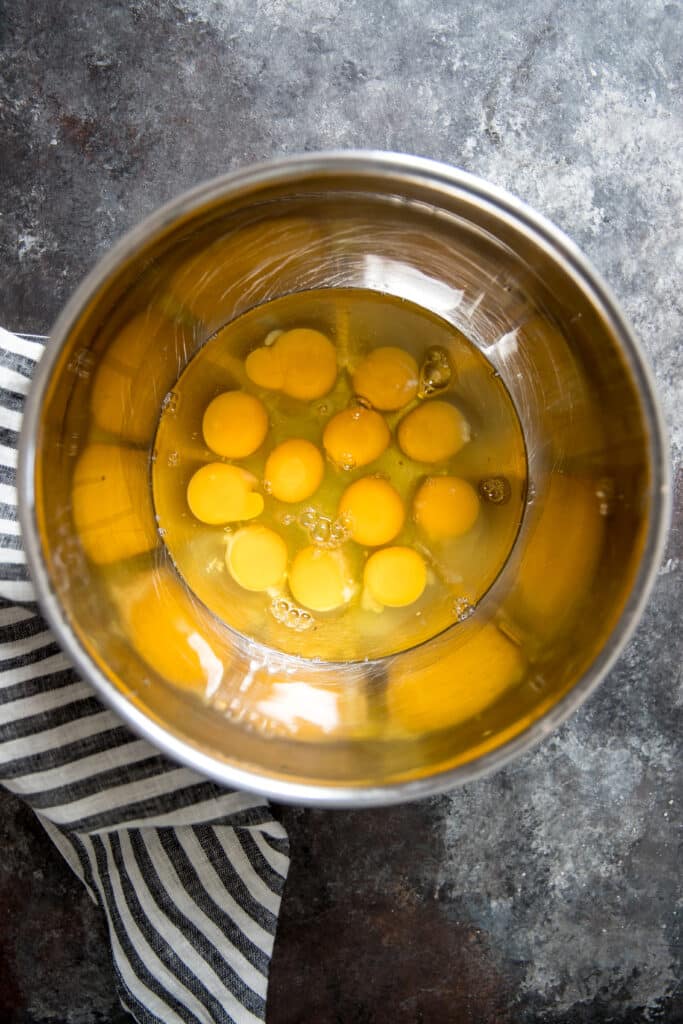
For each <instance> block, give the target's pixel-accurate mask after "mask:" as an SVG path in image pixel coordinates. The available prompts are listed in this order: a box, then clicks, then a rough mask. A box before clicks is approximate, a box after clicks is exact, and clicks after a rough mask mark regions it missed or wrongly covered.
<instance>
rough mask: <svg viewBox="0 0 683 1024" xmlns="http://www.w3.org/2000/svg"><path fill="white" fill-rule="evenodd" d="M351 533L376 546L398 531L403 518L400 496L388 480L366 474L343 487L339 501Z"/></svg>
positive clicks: (359, 539) (392, 537) (361, 542)
mask: <svg viewBox="0 0 683 1024" xmlns="http://www.w3.org/2000/svg"><path fill="white" fill-rule="evenodd" d="M339 514H340V515H341V516H342V517H343V518H344V522H345V523H346V525H347V526H348V529H349V531H350V533H351V537H352V538H353V540H355V541H356V542H357V543H358V544H364V545H366V546H367V547H379V545H380V544H388V543H389V541H390V540H393V539H394V537H395V536H396V535H397V534H398V533H400V531H401V527H402V526H403V520H404V518H405V512H404V508H403V502H402V501H401V496H400V494H399V493H398V491H396V490H395V489H394V488H393V487H392V486H391V484H390V483H388V482H387V481H386V480H380V479H379V478H377V477H372V476H365V477H363V478H362V479H361V480H356V481H355V483H352V484H351V485H350V486H349V487H347V488H346V490H345V491H344V493H343V494H342V496H341V501H340V502H339Z"/></svg>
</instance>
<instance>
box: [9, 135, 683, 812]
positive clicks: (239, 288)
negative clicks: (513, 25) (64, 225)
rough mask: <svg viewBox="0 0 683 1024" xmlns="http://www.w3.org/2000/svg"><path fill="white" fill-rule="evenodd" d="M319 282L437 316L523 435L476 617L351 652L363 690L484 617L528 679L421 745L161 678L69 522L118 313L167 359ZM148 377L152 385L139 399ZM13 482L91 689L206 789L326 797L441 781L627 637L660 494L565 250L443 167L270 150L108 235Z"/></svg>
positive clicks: (626, 391) (385, 797) (362, 801)
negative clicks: (146, 313)
mask: <svg viewBox="0 0 683 1024" xmlns="http://www.w3.org/2000/svg"><path fill="white" fill-rule="evenodd" d="M321 287H365V288H371V289H375V290H378V291H383V292H385V293H388V294H391V295H396V296H399V297H403V298H407V299H411V300H413V301H416V302H418V303H419V304H421V305H422V306H424V307H426V308H427V309H429V310H431V311H432V312H434V313H437V314H438V315H439V316H440V317H442V318H444V319H446V320H447V321H449V322H450V323H452V324H454V325H455V326H456V327H458V328H459V329H460V330H461V331H463V332H464V333H465V334H466V335H467V337H468V338H469V339H470V340H471V341H473V342H474V343H475V344H476V345H477V346H478V347H479V348H480V349H481V350H482V352H483V353H484V354H485V355H486V357H487V358H488V359H489V361H490V363H491V364H492V367H493V368H494V369H495V370H496V371H497V372H498V373H499V374H500V375H501V377H502V379H503V381H504V382H505V384H506V385H507V388H508V390H509V392H510V395H511V396H512V399H513V401H514V403H515V405H516V408H517V412H518V415H519V418H520V421H521V424H522V428H523V432H524V436H525V442H526V446H527V456H528V481H529V499H528V503H527V508H526V513H525V515H524V519H523V522H522V525H521V528H520V532H519V535H518V538H517V541H516V544H515V546H514V549H513V551H512V554H511V556H510V558H509V560H508V562H507V564H506V566H505V567H504V569H503V571H502V572H501V574H500V576H499V578H498V580H497V582H496V584H495V585H494V587H493V588H492V589H491V590H490V591H489V593H488V594H487V595H486V598H485V599H484V601H482V603H481V606H480V607H479V608H478V609H477V615H476V616H475V617H473V619H472V620H468V622H467V623H464V624H462V626H456V627H454V629H453V630H451V631H450V632H449V634H447V635H446V636H442V637H440V638H437V639H435V640H433V641H430V642H428V643H427V644H425V645H422V646H421V647H420V648H418V649H416V650H413V651H406V652H404V653H402V654H400V655H398V656H397V657H396V658H394V659H384V660H383V661H380V662H378V663H377V665H375V666H371V667H370V671H369V673H368V679H367V681H366V684H364V685H370V686H374V687H376V688H377V689H378V692H379V691H381V688H382V687H384V686H386V685H387V678H389V679H391V678H392V673H393V674H394V675H396V674H397V675H398V677H400V678H402V679H404V680H405V679H407V680H410V679H411V678H418V677H419V673H421V672H423V671H424V669H425V668H428V669H429V671H430V672H433V670H434V666H435V665H437V666H438V665H440V664H448V660H447V659H448V656H449V652H450V651H451V650H452V649H453V647H454V645H455V646H456V647H457V645H458V644H462V643H463V642H465V641H466V640H467V637H468V636H469V635H473V633H474V631H476V629H477V628H479V626H480V625H481V623H482V622H487V621H495V622H496V623H497V624H499V625H500V627H501V628H502V629H504V630H505V631H506V633H507V635H508V636H512V637H513V638H514V640H515V642H516V643H518V644H519V645H520V646H521V648H522V649H523V650H524V652H525V656H526V658H527V662H526V664H527V670H526V671H525V674H524V678H523V679H521V680H518V681H517V682H516V684H515V686H514V687H511V688H510V689H509V692H505V693H504V694H503V695H502V696H501V697H500V698H499V699H497V700H495V701H493V702H492V703H491V705H490V706H486V707H484V708H481V709H478V710H477V713H476V714H473V715H472V716H470V718H468V719H467V720H466V721H462V720H461V721H458V722H453V721H449V720H448V715H447V714H445V715H444V721H443V723H439V725H440V727H439V728H436V729H434V728H431V729H430V730H429V731H428V732H427V731H425V733H424V734H421V735H412V736H400V735H399V736H397V735H395V734H393V733H392V732H391V730H389V731H388V732H387V731H384V730H382V729H380V730H379V731H377V732H375V733H373V732H372V731H369V732H368V731H366V732H365V733H364V734H363V733H361V734H358V735H354V734H350V735H338V736H331V737H326V738H323V739H321V738H313V739H311V738H310V737H308V738H306V739H301V738H298V737H297V736H296V735H270V736H267V735H264V734H263V732H261V731H259V730H258V729H253V728H249V727H248V726H245V725H244V723H243V722H242V723H240V722H239V721H235V720H233V719H231V718H230V717H226V716H225V715H224V714H221V713H220V711H219V710H218V709H217V708H216V707H214V706H212V705H211V704H209V703H206V702H204V703H203V702H201V701H198V700H196V699H195V698H191V697H188V695H187V694H185V693H183V692H182V691H179V690H177V689H176V688H173V687H169V686H167V685H165V684H164V680H163V679H161V678H157V677H155V676H154V673H150V670H149V667H148V666H145V665H144V664H143V663H142V662H141V660H140V658H139V657H138V656H137V655H136V654H135V652H134V651H131V649H130V645H129V644H127V642H126V638H125V633H122V632H121V630H120V629H118V628H116V626H115V624H114V613H113V611H112V608H111V605H110V604H109V603H108V601H107V599H106V596H105V595H104V594H103V593H102V592H101V588H100V587H99V585H98V582H97V579H96V575H95V573H94V572H93V569H92V566H91V565H90V563H89V562H88V560H87V559H86V558H85V557H84V555H83V551H82V549H81V547H80V545H79V542H78V539H77V538H76V536H75V533H74V530H73V524H72V520H71V490H70V489H71V480H72V476H73V467H74V461H75V456H77V455H78V452H79V449H80V447H81V446H82V444H83V438H84V437H85V436H86V435H87V432H88V430H89V425H90V405H89V401H90V399H89V389H90V386H91V377H92V371H93V370H94V369H95V370H96V368H97V365H98V363H99V362H100V361H101V359H102V358H103V355H104V354H105V353H106V351H107V349H108V347H109V346H110V345H111V343H112V341H113V339H115V337H116V333H117V331H119V330H120V329H121V325H122V324H123V323H125V322H126V320H127V319H128V318H130V317H131V316H133V315H134V314H135V313H136V312H139V311H140V310H145V309H149V308H150V305H151V304H153V305H154V307H155V308H157V309H163V310H165V315H167V316H168V317H169V318H170V319H171V320H174V322H177V323H180V322H181V321H182V323H183V324H184V330H185V335H184V340H183V346H182V358H181V360H180V362H181V363H182V362H184V361H186V360H187V359H189V358H190V357H191V356H192V354H193V352H194V351H196V349H197V348H198V347H199V346H200V345H202V344H203V343H204V342H205V341H206V339H207V338H208V337H209V336H210V335H211V334H212V333H213V332H214V331H215V330H216V329H217V328H218V327H220V326H222V325H224V324H225V323H227V322H228V321H230V320H231V319H233V318H234V317H236V316H238V315H239V314H240V313H242V312H244V311H246V310H247V309H249V308H251V307H253V306H255V305H257V304H259V303H262V302H265V301H267V300H269V299H272V298H276V297H278V296H281V295H284V294H286V293H288V292H291V291H301V290H304V289H310V288H321ZM188 325H189V326H188ZM178 368H180V367H178ZM150 374H151V375H152V376H153V372H152V370H150ZM165 386H166V385H162V384H161V383H160V382H156V381H154V380H152V381H151V393H152V394H153V395H154V394H156V399H157V401H158V400H159V398H160V394H158V392H159V389H160V388H162V387H165ZM134 387H139V388H140V389H141V390H140V396H139V401H140V402H143V401H149V400H150V398H149V394H150V381H149V380H148V381H146V382H144V381H143V380H142V379H139V380H138V382H137V383H136V384H135V385H134ZM161 394H163V390H162V391H161ZM133 400H134V401H135V400H136V399H135V394H133ZM143 449H144V445H143ZM147 450H149V445H148V446H147ZM19 494H20V507H21V522H22V529H23V535H24V542H25V546H26V551H27V557H28V561H29V565H30V568H31V572H32V575H33V578H34V580H35V583H36V587H37V591H38V595H39V598H40V602H41V605H42V607H43V609H44V612H45V614H46V616H47V618H48V620H49V622H50V623H51V625H52V627H53V628H54V630H55V632H56V634H57V636H58V638H59V641H60V643H61V644H62V646H63V647H64V648H65V650H66V651H68V653H69V654H70V656H71V657H72V659H73V660H74V662H75V664H76V665H77V667H78V669H79V670H80V672H81V673H82V674H83V676H84V677H85V678H86V679H88V680H89V681H90V682H91V683H92V684H93V686H94V687H95V688H96V690H97V691H98V693H99V694H100V696H101V697H102V698H103V699H104V700H105V701H106V702H107V703H108V704H109V705H111V706H112V707H113V708H114V709H115V710H116V711H118V713H119V714H120V715H121V716H122V718H124V719H125V720H126V721H127V722H128V723H129V724H130V725H131V727H132V728H133V729H135V730H136V731H138V732H139V733H141V734H142V735H143V736H145V737H147V738H148V739H149V740H150V741H151V742H152V743H153V744H155V745H156V746H157V747H159V748H161V749H162V750H164V751H166V752H167V753H168V754H169V755H170V756H171V757H173V758H176V759H177V760H179V761H182V762H185V763H186V764H188V765H190V766H192V767H194V768H196V769H197V770H198V771H200V772H202V773H204V774H206V775H208V776H211V777H213V778H214V779H216V780H217V781H218V782H221V783H224V784H226V785H230V786H237V787H242V788H245V789H252V790H256V791H258V792H262V793H264V794H266V795H268V796H271V797H274V798H277V799H280V800H286V801H292V802H300V803H309V804H319V805H326V806H361V805H365V806H366V805H373V804H386V803H391V802H396V801H402V800H407V799H412V798H415V797H420V796H424V795H428V794H433V793H437V792H439V791H442V790H445V789H448V788H449V787H452V786H454V785H456V784H458V783H462V782H466V781H468V780H470V779H472V778H474V777H476V776H478V775H480V774H482V773H484V772H487V771H490V770H491V769H493V768H496V767H498V766H500V765H502V764H504V763H505V762H506V761H508V760H509V759H510V758H512V757H514V756H516V755H517V754H519V753H521V752H522V751H524V750H526V749H528V748H529V747H530V746H531V745H532V744H534V743H536V742H538V741H539V740H540V739H541V738H542V737H543V736H545V735H546V734H547V733H548V732H550V731H551V730H552V729H554V728H555V727H556V726H557V725H558V724H559V723H560V722H562V721H563V720H564V719H565V718H566V717H567V715H569V714H570V712H571V711H573V710H574V709H575V708H576V707H578V705H579V704H580V703H581V702H582V701H583V700H585V698H586V697H587V696H588V694H589V693H590V692H591V690H592V689H593V688H594V687H595V686H596V685H597V683H598V682H599V681H600V679H601V678H602V677H603V676H604V675H605V673H606V672H607V671H608V670H609V668H610V667H611V666H612V665H613V664H614V662H615V660H616V658H617V657H618V655H619V653H620V652H621V650H622V649H623V647H624V645H625V644H626V642H627V640H628V638H629V636H630V635H631V633H632V632H633V630H634V628H635V625H636V623H637V621H638V618H639V616H640V614H641V612H642V610H643V607H644V605H645V602H646V600H647V596H648V593H649V591H650V588H651V586H652V582H653V579H654V576H655V572H656V568H657V565H658V563H659V560H660V556H661V553H662V550H663V544H664V539H665V533H666V526H667V520H668V508H669V497H668V495H669V484H668V460H667V454H666V447H665V440H664V431H663V428H662V422H661V418H660V414H659V411H658V407H657V401H656V398H655V394H654V388H653V384H652V380H651V377H650V373H649V371H648V369H647V367H646V365H645V362H644V359H643V355H642V352H641V350H640V347H639V345H638V343H637V341H636V339H635V338H634V336H633V332H632V330H631V329H630V327H629V325H628V324H627V322H626V321H625V319H624V317H623V315H622V313H621V312H620V310H619V308H618V306H617V304H616V302H615V300H614V298H613V296H612V295H611V293H610V292H609V290H608V289H607V287H606V286H605V284H604V283H603V282H602V281H601V279H600V277H599V276H598V275H597V274H596V272H595V270H594V269H593V268H592V267H591V266H590V264H589V263H588V262H587V260H586V259H585V258H584V257H583V256H582V255H581V253H580V252H579V251H578V249H577V248H576V247H575V246H574V245H573V244H572V242H571V241H569V239H568V238H566V237H565V235H563V234H562V232H560V231H559V230H558V229H557V228H555V227H554V226H553V225H552V224H550V223H549V222H548V221H546V220H545V219H544V218H543V217H541V216H539V215H538V214H536V213H534V212H532V211H531V210H530V209H528V208H527V207H526V206H524V205H523V204H522V203H520V202H519V201H518V200H516V199H514V198H513V197H512V196H510V195H508V194H507V193H506V192H504V191H502V190H501V189H498V188H495V187H493V186H491V185H488V184H486V183H485V182H482V181H480V180H479V179H477V178H475V177H473V176H471V175H469V174H466V173H464V172H461V171H456V170H453V169H451V168H449V167H446V166H444V165H442V164H438V163H434V162H430V161H427V160H420V159H416V158H413V157H406V156H398V155H392V154H384V153H374V152H367V153H365V152H359V153H353V152H351V153H323V154H317V155H313V156H302V157H296V158H288V159H285V160H281V161H278V162H275V163H270V164H263V165H260V166H257V167H253V168H249V169H247V170H245V171H240V172H238V173H235V174H231V175H227V176H225V177H223V178H220V179H218V180H215V181H211V182H209V183H207V184H205V185H202V186H200V187H198V188H196V189H194V190H192V191H191V192H188V193H187V194H185V195H184V196H182V197H180V198H179V199H178V200H176V201H174V202H172V203H170V204H168V205H167V206H165V207H163V208H162V209H161V210H160V211H158V212H157V213H155V214H154V215H153V216H151V217H150V218H148V219H147V220H146V221H145V222H144V223H143V224H141V225H140V226H139V227H137V228H136V229H134V230H133V231H131V232H130V233H129V234H128V235H126V236H125V237H124V238H123V239H122V240H121V241H120V242H119V243H118V244H117V245H116V246H115V247H114V248H113V249H112V251H111V252H110V253H109V254H108V255H107V256H106V257H105V258H104V259H103V260H102V261H101V262H100V264H99V265H98V266H97V267H96V268H95V269H94V271H93V272H92V273H91V274H90V275H89V277H88V278H87V279H86V280H85V281H84V282H83V284H82V285H81V286H80V288H79V289H78V290H77V292H76V293H75V295H74V296H73V298H72V299H71V301H70V302H69V304H68V305H67V307H66V309H65V310H64V312H63V313H62V315H61V316H60V318H59V320H58V321H57V323H56V325H55V328H54V331H53V333H52V337H51V341H50V343H49V345H48V348H47V352H46V354H45V356H44V358H43V361H42V363H41V365H40V367H39V370H38V373H37V376H36V379H35V381H34V383H33V387H32V390H31V394H30V397H29V400H28V404H27V408H26V413H25V418H24V426H23V431H22V444H21V452H20V462H19ZM463 638H465V640H463ZM248 657H249V647H248V645H247V646H246V647H245V648H244V649H243V650H242V658H241V660H239V659H238V660H237V661H236V662H235V664H234V666H233V669H232V671H233V674H235V673H236V674H237V675H239V672H240V671H242V672H245V671H247V669H248ZM245 659H246V660H245ZM444 659H446V661H444ZM240 666H241V667H240ZM306 671H307V672H308V673H309V676H310V675H311V674H313V676H314V677H315V676H316V675H317V676H318V677H319V678H320V680H321V685H322V686H326V685H330V681H331V680H332V681H333V682H334V681H336V685H339V684H341V685H342V686H343V685H345V682H344V680H345V678H346V677H345V672H346V671H347V670H346V668H345V666H343V665H336V666H327V665H319V666H318V665H309V666H307V668H306ZM150 676H151V677H152V678H151V685H150ZM484 683H485V679H484ZM354 685H355V684H354Z"/></svg>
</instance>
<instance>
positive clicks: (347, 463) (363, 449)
mask: <svg viewBox="0 0 683 1024" xmlns="http://www.w3.org/2000/svg"><path fill="white" fill-rule="evenodd" d="M390 440H391V434H390V433H389V427H388V426H387V425H386V423H385V421H384V417H383V416H381V415H380V414H379V413H378V412H375V410H374V409H364V408H363V407H362V406H357V407H355V408H352V409H344V410H343V411H342V412H338V413H337V415H336V416H333V417H332V419H331V420H330V421H329V423H328V424H327V426H326V427H325V430H324V432H323V445H324V447H325V451H326V452H327V454H328V455H329V457H330V458H331V459H332V461H333V462H334V463H336V464H337V465H338V466H341V467H342V468H343V469H354V468H355V467H357V466H367V465H368V464H369V463H371V462H374V461H375V459H378V458H379V457H380V455H381V454H382V452H384V451H386V449H387V447H388V446H389V441H390Z"/></svg>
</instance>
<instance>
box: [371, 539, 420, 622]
mask: <svg viewBox="0 0 683 1024" xmlns="http://www.w3.org/2000/svg"><path fill="white" fill-rule="evenodd" d="M363 579H364V582H365V586H366V587H367V589H368V591H369V592H370V595H371V597H373V598H374V600H375V601H377V603H378V604H381V605H386V606H387V607H388V608H402V607H404V606H405V605H407V604H412V603H413V601H417V599H418V597H420V595H421V594H422V592H423V590H424V588H425V587H426V585H427V567H426V565H425V563H424V560H423V559H422V557H421V556H420V555H418V553H417V551H413V549H412V548H404V547H394V548H382V550H381V551H375V553H374V554H373V555H370V557H369V558H368V560H367V562H366V563H365V572H364V574H363Z"/></svg>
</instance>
